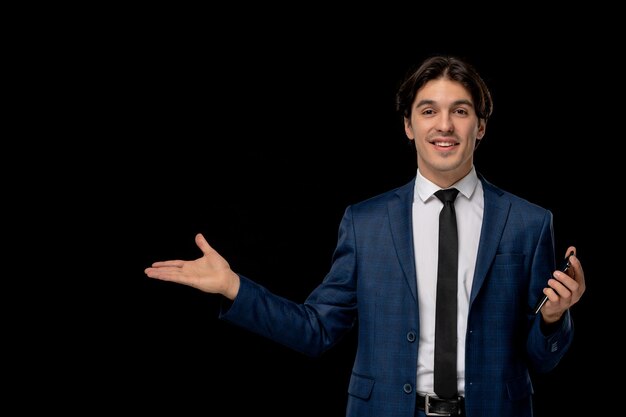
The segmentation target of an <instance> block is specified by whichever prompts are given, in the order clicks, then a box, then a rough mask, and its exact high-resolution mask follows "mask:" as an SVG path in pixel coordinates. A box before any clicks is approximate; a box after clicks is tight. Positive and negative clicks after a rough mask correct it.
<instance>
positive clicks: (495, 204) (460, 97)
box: [145, 56, 585, 417]
mask: <svg viewBox="0 0 626 417" xmlns="http://www.w3.org/2000/svg"><path fill="white" fill-rule="evenodd" d="M397 109H398V110H399V112H400V113H401V114H402V115H403V117H404V128H405V132H406V135H407V137H408V138H409V139H410V140H411V141H413V142H414V144H415V148H416V155H417V166H418V172H417V175H416V177H415V178H414V179H413V180H412V181H411V182H409V183H408V184H406V185H404V186H401V187H398V188H397V189H394V190H391V191H388V192H386V193H383V194H381V195H378V196H375V197H373V198H370V199H368V200H366V201H363V202H360V203H357V204H354V205H352V206H350V207H348V208H347V209H346V211H345V213H344V216H343V219H342V221H341V224H340V227H339V238H338V243H337V247H336V250H335V252H334V255H333V262H332V266H331V269H330V271H329V272H328V274H327V276H326V277H325V279H324V280H323V282H322V283H320V285H319V286H318V287H317V288H316V289H314V290H313V291H312V293H311V294H310V295H309V297H308V298H307V299H306V301H305V302H304V303H303V304H298V303H295V302H292V301H289V300H286V299H285V298H282V297H279V296H277V295H275V294H272V293H270V292H269V291H268V290H267V289H265V288H263V287H262V286H260V285H258V284H256V283H254V282H253V281H251V280H250V279H248V278H247V277H244V276H241V275H238V274H236V273H235V272H234V271H232V270H231V269H230V266H229V264H228V262H227V261H226V260H225V259H224V258H223V257H222V256H221V255H219V254H218V253H217V252H216V251H215V250H213V249H212V248H211V246H210V245H209V244H208V243H207V241H206V240H205V239H204V237H203V236H202V235H201V234H198V235H197V236H196V243H197V245H198V247H199V248H200V249H201V250H202V252H203V256H202V257H201V258H198V259H196V260H194V261H181V260H172V261H165V262H155V263H154V264H153V265H152V266H151V267H149V268H146V270H145V273H146V274H147V275H148V276H149V277H151V278H156V279H161V280H165V281H172V282H178V283H181V284H185V285H189V286H192V287H195V288H198V289H200V290H202V291H205V292H209V293H217V294H222V295H223V296H225V298H226V299H227V300H230V301H229V302H227V303H225V304H224V306H223V308H222V311H221V313H220V317H221V318H223V319H224V320H227V321H229V322H232V323H235V324H237V325H239V326H242V327H244V328H246V329H249V330H251V331H253V332H256V333H258V334H261V335H263V336H265V337H268V338H270V339H272V340H274V341H276V342H278V343H281V344H283V345H285V346H288V347H290V348H293V349H295V350H297V351H300V352H303V353H305V354H307V355H310V356H317V355H320V354H322V353H323V352H324V351H326V350H327V349H329V348H330V347H332V346H333V345H334V344H335V343H337V342H338V341H339V340H340V339H341V338H342V336H344V335H345V334H346V333H347V332H348V331H349V330H350V329H352V328H353V327H354V325H355V323H357V321H358V332H359V333H358V346H357V352H356V358H355V361H354V365H353V369H352V376H351V379H350V384H349V387H348V393H349V396H348V404H347V410H346V415H347V416H359V417H365V416H377V417H380V416H399V417H400V416H402V417H409V416H414V415H418V416H422V415H448V414H450V415H466V416H476V417H478V416H480V417H484V416H498V417H507V416H531V415H532V390H533V388H532V382H531V379H530V371H531V370H534V371H537V372H545V371H549V370H551V369H553V368H554V367H555V366H556V365H557V364H558V363H559V361H560V360H561V358H562V357H563V355H564V354H565V353H566V351H567V350H568V348H569V346H570V344H571V342H572V338H573V327H572V320H571V316H570V312H569V309H570V308H571V307H572V306H573V305H574V304H575V303H576V302H578V300H579V299H580V298H581V296H582V294H583V293H584V291H585V281H584V273H583V270H582V266H581V264H580V262H579V261H578V259H577V258H576V256H575V252H576V249H575V248H574V247H570V248H568V251H567V252H568V253H570V252H573V253H574V255H573V256H571V257H570V264H571V268H570V269H569V270H568V273H563V272H560V271H554V269H555V260H554V239H553V228H552V214H551V213H550V212H549V211H548V210H546V209H543V208H541V207H539V206H537V205H535V204H532V203H530V202H528V201H525V200H523V199H521V198H519V197H517V196H514V195H512V194H510V193H507V192H505V191H503V190H501V189H499V188H497V187H495V186H494V185H492V184H491V183H490V182H488V181H487V180H486V179H485V178H483V177H482V176H480V175H479V174H478V173H477V171H476V169H475V167H474V162H473V161H474V159H473V156H474V150H475V149H476V146H477V145H478V143H479V141H480V140H481V139H482V138H483V137H484V135H485V132H486V127H487V121H488V119H489V117H490V115H491V112H492V101H491V95H490V93H489V90H488V89H487V87H486V85H485V83H484V82H483V80H482V79H481V78H480V76H479V75H478V73H476V71H475V70H474V69H473V68H472V67H471V66H470V65H469V64H467V63H465V62H463V61H461V60H459V59H457V58H454V57H445V56H435V57H431V58H429V59H427V60H426V61H425V62H424V63H423V64H422V65H421V66H420V67H419V68H418V69H417V70H416V71H415V72H414V73H413V74H411V75H410V76H409V77H408V78H407V79H406V80H405V82H404V83H403V84H402V86H401V87H400V89H399V91H398V94H397ZM450 188H456V189H457V190H458V195H457V196H456V200H455V201H454V207H455V210H456V219H457V224H458V241H459V243H458V246H459V253H458V274H457V283H458V290H457V295H458V300H457V309H456V316H457V320H458V325H457V332H456V337H457V339H456V340H457V342H456V343H457V348H458V354H457V364H456V366H457V367H456V369H457V371H456V372H457V378H456V389H457V390H456V392H455V395H454V397H453V398H450V399H443V398H439V396H437V395H436V394H435V389H434V373H435V366H434V363H435V359H434V356H435V355H434V351H435V316H436V314H435V311H436V306H437V304H438V303H439V304H440V305H441V303H442V301H440V300H437V290H436V288H437V267H438V263H437V260H438V251H437V248H438V240H439V237H438V226H437V224H438V218H439V212H440V210H441V208H442V206H443V203H442V202H440V201H439V199H438V198H437V197H436V196H435V193H436V192H437V191H438V190H440V189H450ZM553 271H554V272H553ZM550 275H552V276H553V278H552V279H550V280H548V282H547V284H546V277H548V276H550ZM546 285H547V287H546ZM544 295H545V296H546V297H547V301H546V302H545V303H544V304H543V306H542V307H541V311H540V313H539V314H534V311H533V308H534V306H535V303H536V301H537V300H538V299H540V298H541V297H542V296H544ZM427 413H428V414H427ZM432 413H435V414H432Z"/></svg>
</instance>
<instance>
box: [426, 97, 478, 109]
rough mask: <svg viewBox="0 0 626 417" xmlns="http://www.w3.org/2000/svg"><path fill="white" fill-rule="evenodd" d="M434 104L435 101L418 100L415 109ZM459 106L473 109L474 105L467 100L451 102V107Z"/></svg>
mask: <svg viewBox="0 0 626 417" xmlns="http://www.w3.org/2000/svg"><path fill="white" fill-rule="evenodd" d="M433 104H436V102H435V100H420V101H419V102H418V103H417V104H416V105H415V107H421V106H427V105H433ZM461 104H466V105H468V106H471V107H474V104H473V103H472V102H471V101H469V100H467V99H461V100H456V101H454V102H452V106H453V107H454V106H459V105H461Z"/></svg>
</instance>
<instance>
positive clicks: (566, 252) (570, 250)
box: [565, 246, 576, 258]
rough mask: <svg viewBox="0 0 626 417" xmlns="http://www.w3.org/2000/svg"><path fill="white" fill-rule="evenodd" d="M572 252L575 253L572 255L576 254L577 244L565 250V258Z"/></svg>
mask: <svg viewBox="0 0 626 417" xmlns="http://www.w3.org/2000/svg"><path fill="white" fill-rule="evenodd" d="M570 253H573V255H572V256H576V247H575V246H570V247H569V248H567V250H566V251H565V258H567V257H568V256H569V254H570Z"/></svg>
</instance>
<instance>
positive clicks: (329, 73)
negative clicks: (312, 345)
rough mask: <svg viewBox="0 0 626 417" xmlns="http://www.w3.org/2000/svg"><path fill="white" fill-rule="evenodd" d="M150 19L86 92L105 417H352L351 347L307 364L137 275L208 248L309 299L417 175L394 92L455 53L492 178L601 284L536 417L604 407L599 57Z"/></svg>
mask: <svg viewBox="0 0 626 417" xmlns="http://www.w3.org/2000/svg"><path fill="white" fill-rule="evenodd" d="M215 19H217V20H219V18H218V17H216V18H215ZM215 19H214V20H212V22H213V23H215ZM142 23H143V24H142V25H141V26H140V27H139V28H137V29H136V30H130V29H128V27H127V28H126V29H125V30H124V31H123V32H122V34H120V33H117V32H116V31H115V30H114V28H109V29H110V30H109V32H107V34H106V35H102V36H101V37H100V38H99V39H97V40H96V41H95V43H94V45H93V48H94V49H93V50H94V51H95V53H94V54H93V56H92V59H93V61H92V62H91V64H93V66H94V68H95V67H97V74H98V76H97V77H95V79H94V80H92V81H93V83H92V84H90V85H91V87H90V88H93V89H94V90H93V91H91V92H90V94H93V95H95V97H97V98H101V100H102V104H101V105H100V106H98V111H99V114H98V117H97V120H96V121H94V123H92V124H91V125H90V131H89V133H90V135H92V137H94V138H96V140H97V141H98V144H99V145H100V146H99V147H97V149H96V150H95V151H93V152H94V156H99V158H95V157H94V158H93V159H90V160H89V162H87V164H89V165H91V166H90V167H89V168H96V169H97V170H100V172H101V175H100V176H99V177H98V179H97V180H94V184H92V185H95V186H96V187H95V188H96V189H97V190H98V192H97V200H96V202H97V203H98V205H99V208H100V210H101V211H103V212H104V213H106V219H105V220H102V221H101V222H100V225H102V226H103V227H102V228H101V229H100V228H99V229H98V233H99V234H98V235H95V234H94V235H93V238H94V239H98V240H103V241H107V242H111V243H110V244H106V245H105V246H107V248H106V250H105V251H103V252H102V253H100V254H99V257H100V258H99V259H100V260H99V261H98V263H97V265H95V268H94V269H95V270H97V271H98V275H100V274H102V273H103V274H104V276H103V277H102V279H101V280H100V285H99V288H98V289H97V290H96V291H97V292H98V293H99V294H104V295H105V297H99V301H101V302H102V304H98V306H97V309H96V310H97V311H96V315H95V316H94V317H93V318H92V322H91V323H90V324H89V325H88V326H87V327H83V328H82V329H83V331H85V334H86V335H87V334H88V335H89V336H88V337H87V336H86V337H85V338H84V340H83V343H81V345H80V346H84V347H85V351H83V354H85V352H87V353H86V354H87V357H86V358H85V357H84V356H81V359H80V361H79V363H78V366H77V367H76V368H78V369H77V370H76V377H75V378H74V380H75V381H77V385H78V386H79V387H80V388H81V389H84V391H85V395H86V396H87V398H91V396H93V397H92V398H93V401H91V402H90V403H89V404H91V405H90V406H91V407H93V408H94V409H102V408H106V409H110V410H120V409H123V410H129V411H131V410H132V411H138V412H139V411H142V412H151V411H166V410H167V411H170V412H171V413H172V414H173V413H175V414H176V415H191V414H203V415H246V414H250V413H252V414H253V415H255V414H257V413H258V414H267V413H269V414H271V415H274V416H293V415H302V414H303V413H304V414H307V413H308V414H312V415H324V416H328V417H331V416H333V417H334V416H336V417H340V416H342V415H343V414H344V409H345V402H346V396H347V393H346V391H347V385H348V379H349V375H350V370H351V366H352V360H353V355H354V347H355V343H356V342H355V334H354V333H352V334H351V335H349V336H348V337H347V338H346V339H345V340H343V341H342V342H341V343H340V344H339V345H338V346H336V347H335V348H334V349H332V350H331V351H329V352H328V353H326V354H325V355H324V356H322V357H321V358H318V359H310V358H307V357H304V356H303V355H301V354H299V353H296V352H293V351H290V350H288V349H286V348H284V347H282V346H280V345H278V344H275V343H273V342H270V341H267V340H265V339H262V338H260V337H258V336H256V335H254V334H251V333H248V332H246V331H243V330H241V329H239V328H236V327H234V326H232V325H229V324H227V323H224V322H221V321H219V320H218V319H217V312H218V307H219V302H220V299H219V297H217V296H214V295H209V294H203V293H200V292H199V291H196V290H194V289H191V288H188V287H183V286H179V285H175V284H170V283H164V282H159V281H154V280H149V279H148V278H146V277H145V275H144V274H143V269H144V268H145V267H147V266H148V265H150V263H151V262H153V261H157V260H166V259H195V258H197V257H199V256H200V251H199V250H198V249H197V248H196V246H195V243H194V235H195V234H196V233H198V232H202V233H204V235H205V236H206V238H207V239H208V241H209V242H210V244H211V245H212V246H213V247H214V248H215V249H217V250H218V251H219V252H220V253H221V254H222V255H223V256H224V257H225V258H226V259H227V260H228V261H229V262H230V264H231V267H232V268H233V269H234V270H235V271H237V272H239V273H242V274H244V275H246V276H248V277H251V278H252V279H254V280H255V281H257V282H259V283H261V284H263V285H265V286H266V287H267V288H269V289H270V290H272V291H274V292H275V293H277V294H279V295H282V296H285V297H287V298H290V299H292V300H295V301H303V300H304V299H305V297H306V296H307V294H308V293H309V292H310V291H311V290H312V289H313V288H314V287H315V286H316V285H317V284H318V283H319V282H320V281H321V280H322V278H323V277H324V274H325V273H326V271H327V270H328V268H329V266H330V259H331V255H332V251H333V249H334V246H335V243H336V237H337V228H338V225H339V221H340V219H341V216H342V214H343V211H344V209H345V208H346V206H347V205H348V204H351V203H354V202H357V201H360V200H362V199H365V198H368V197H370V196H373V195H375V194H378V193H380V192H383V191H385V190H387V189H389V188H392V187H396V186H399V185H402V184H405V183H406V182H407V181H409V180H410V179H411V177H412V176H413V175H414V174H415V169H416V166H415V156H414V151H413V149H412V148H411V147H410V146H409V145H408V141H407V139H406V137H405V136H404V132H403V128H402V122H401V119H400V117H399V116H398V115H397V114H395V113H394V94H395V91H396V88H397V86H398V85H399V82H400V81H401V79H402V77H403V76H404V75H405V73H406V72H407V71H408V70H410V69H412V67H413V66H414V65H416V64H418V63H419V62H420V61H421V60H422V59H423V58H425V57H426V56H428V55H431V54H433V53H451V54H457V55H460V56H462V57H464V58H467V59H468V60H469V61H470V62H472V63H473V64H474V65H475V66H476V67H477V68H478V70H479V71H480V72H481V73H482V75H483V77H484V78H485V80H486V82H487V83H488V85H489V86H490V87H491V89H492V93H493V98H494V101H495V112H494V114H493V118H492V120H491V121H490V123H489V124H488V127H487V134H486V137H485V138H484V140H483V143H482V144H481V146H480V147H479V148H478V150H477V153H476V158H475V163H476V166H477V168H478V170H479V171H480V172H481V173H482V174H483V175H484V176H485V177H486V178H487V179H488V180H489V181H491V182H492V183H494V184H496V185H498V186H500V187H502V188H504V189H506V190H508V191H511V192H513V193H516V194H518V195H519V196H521V197H524V198H527V199H529V200H531V201H534V202H536V203H538V204H540V205H542V206H544V207H546V208H549V209H550V210H552V212H553V213H554V227H555V236H556V244H557V248H556V256H557V257H560V256H563V255H564V252H565V249H566V248H567V246H568V245H575V246H576V247H577V248H578V251H579V257H580V259H581V260H582V262H583V266H584V268H585V272H586V275H587V285H588V290H587V293H585V295H584V298H583V300H581V302H580V303H579V304H578V305H576V306H575V307H574V308H573V310H572V314H573V316H574V320H575V327H576V338H575V342H574V344H573V346H572V348H571V350H570V352H568V354H567V356H566V357H565V358H564V360H563V361H562V363H561V364H560V366H559V367H558V368H557V369H556V370H554V371H553V372H551V373H549V374H547V375H538V376H536V378H535V380H534V382H535V388H536V396H535V398H536V409H537V416H547V415H555V414H554V413H557V414H556V415H566V414H569V413H571V412H574V411H578V412H580V411H591V409H592V408H591V407H592V405H590V403H589V402H588V401H587V400H586V399H587V398H588V392H589V390H592V391H593V388H594V387H593V385H594V384H595V383H593V382H592V383H590V382H589V381H590V379H589V378H599V375H598V374H597V373H596V370H597V369H598V368H599V367H598V364H599V363H602V362H603V361H604V360H605V359H603V358H605V357H606V354H607V352H606V351H605V350H603V349H604V347H602V348H601V347H600V346H598V344H599V342H598V338H599V335H598V330H597V328H596V326H597V324H598V323H599V321H600V319H599V314H598V313H597V311H598V310H599V309H600V308H602V304H603V303H604V301H603V299H602V296H601V293H600V285H599V282H600V280H601V279H602V278H606V276H607V274H608V266H607V261H608V259H607V256H606V254H605V253H606V251H607V250H608V249H609V248H607V246H608V245H607V244H605V243H604V240H603V238H601V237H600V234H601V232H602V230H601V228H600V226H599V225H600V224H602V223H604V225H605V226H606V225H607V223H606V222H607V221H609V219H607V218H605V217H602V216H601V215H600V213H599V210H597V209H596V207H595V204H594V203H595V198H593V191H592V190H593V184H597V183H598V182H599V181H600V178H598V175H596V171H592V170H591V169H590V164H593V162H594V160H595V161H597V160H598V159H599V157H600V155H599V154H600V153H599V152H596V148H595V147H594V146H593V145H591V142H592V140H594V139H596V138H594V136H595V135H596V130H597V128H598V126H597V125H593V124H590V123H586V119H587V118H588V117H590V115H593V117H594V118H597V117H598V116H597V114H595V113H596V112H597V111H598V96H599V95H600V94H601V93H602V92H606V91H605V90H606V88H605V87H602V86H601V85H599V83H598V80H599V79H602V77H604V74H603V71H602V70H601V68H599V67H598V66H597V65H595V64H594V63H593V62H594V60H597V59H600V57H601V54H602V53H603V52H604V51H603V50H602V49H598V47H597V44H595V45H590V44H588V43H586V44H582V43H580V42H574V44H572V43H571V37H570V38H569V40H568V41H567V42H565V41H564V37H563V36H561V35H559V34H558V33H557V34H555V35H554V36H552V37H548V38H544V39H541V40H538V41H532V42H531V41H528V40H523V41H517V42H513V41H511V40H510V39H507V40H506V46H505V47H503V46H495V45H491V43H490V42H489V43H484V44H481V42H477V41H472V42H470V41H468V40H467V39H465V38H466V37H469V39H473V38H472V36H474V35H473V34H472V33H466V32H464V33H463V34H461V35H459V36H460V38H456V37H454V36H452V37H450V39H447V40H446V41H445V42H444V41H443V40H441V39H439V40H438V41H433V38H435V40H436V39H437V38H438V36H437V33H436V32H432V33H431V32H427V31H426V32H420V31H419V30H416V31H415V33H406V34H405V33H400V32H398V31H397V30H383V29H381V28H379V27H377V26H368V27H366V28H361V29H362V30H359V31H354V30H345V31H344V30H343V29H344V28H343V26H342V25H340V24H337V22H334V23H330V24H329V23H325V24H321V23H319V22H318V24H316V25H313V26H311V25H310V24H309V25H303V24H302V22H300V21H299V20H293V21H292V22H291V23H289V24H285V25H284V26H280V27H274V26H271V25H269V26H268V27H264V28H263V29H262V30H254V31H250V32H245V33H244V36H236V35H241V34H242V32H241V30H240V31H239V32H238V33H231V32H229V30H228V29H227V28H226V29H220V30H217V29H214V28H208V29H207V25H194V24H189V25H185V24H184V22H179V23H178V24H177V25H175V27H170V26H168V25H166V24H164V22H163V21H150V20H149V19H148V18H146V19H144V20H142ZM209 26H210V25H209ZM129 27H130V26H129ZM122 35H123V36H122ZM483 36H484V35H483ZM493 36H494V37H495V36H496V35H493ZM479 39H480V37H479ZM587 40H588V39H587ZM584 45H589V46H584ZM605 151H606V148H605ZM96 161H97V162H96ZM584 184H592V185H591V188H590V187H589V186H587V185H584ZM107 239H108V240H107ZM86 245H87V243H86ZM102 298H104V299H102ZM83 301H85V302H86V303H90V302H91V299H90V298H89V297H83ZM77 320H78V319H77ZM74 349H76V350H79V349H82V347H74ZM598 372H599V371H598ZM194 410H196V411H194ZM224 410H229V411H224Z"/></svg>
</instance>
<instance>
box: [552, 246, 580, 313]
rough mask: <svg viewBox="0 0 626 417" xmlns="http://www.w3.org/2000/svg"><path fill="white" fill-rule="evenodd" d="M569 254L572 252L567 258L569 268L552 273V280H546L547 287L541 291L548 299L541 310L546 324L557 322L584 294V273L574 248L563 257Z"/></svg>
mask: <svg viewBox="0 0 626 417" xmlns="http://www.w3.org/2000/svg"><path fill="white" fill-rule="evenodd" d="M570 252H574V254H573V255H572V256H570V258H569V262H570V268H569V269H568V270H567V272H562V271H558V270H557V271H554V273H553V274H552V278H550V279H549V280H548V287H546V288H544V289H543V293H544V294H545V295H546V296H547V297H548V301H546V304H544V306H543V307H542V309H541V314H542V316H543V320H544V321H545V322H546V323H554V322H556V321H558V320H559V319H560V318H561V316H562V315H563V313H565V311H566V310H567V309H568V308H570V307H572V306H573V305H574V304H576V303H577V302H578V301H579V300H580V298H581V297H582V295H583V293H584V292H585V288H586V286H585V273H584V272H583V267H582V265H581V264H580V261H579V260H578V258H577V257H576V248H575V247H574V246H570V247H569V248H567V251H566V252H565V256H567V255H568V254H569V253H570Z"/></svg>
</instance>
